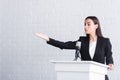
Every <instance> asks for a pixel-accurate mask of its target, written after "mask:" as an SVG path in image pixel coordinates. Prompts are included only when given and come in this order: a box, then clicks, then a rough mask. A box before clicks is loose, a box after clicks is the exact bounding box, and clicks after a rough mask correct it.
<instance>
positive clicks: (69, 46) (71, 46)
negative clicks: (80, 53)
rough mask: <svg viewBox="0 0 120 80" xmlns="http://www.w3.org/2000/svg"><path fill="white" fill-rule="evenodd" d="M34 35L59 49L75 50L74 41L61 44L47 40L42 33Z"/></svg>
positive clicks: (50, 39)
mask: <svg viewBox="0 0 120 80" xmlns="http://www.w3.org/2000/svg"><path fill="white" fill-rule="evenodd" d="M35 35H36V36H37V37H39V38H42V39H43V40H45V41H46V42H47V43H48V44H50V45H52V46H55V47H59V48H60V49H75V45H76V41H67V42H61V41H58V40H54V39H52V38H49V37H48V36H47V35H45V34H42V33H35Z"/></svg>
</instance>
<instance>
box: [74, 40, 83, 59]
mask: <svg viewBox="0 0 120 80" xmlns="http://www.w3.org/2000/svg"><path fill="white" fill-rule="evenodd" d="M80 49H81V42H80V41H77V42H76V51H75V58H74V61H77V59H78V58H80V59H81V55H80Z"/></svg>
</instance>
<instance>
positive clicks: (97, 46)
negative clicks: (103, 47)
mask: <svg viewBox="0 0 120 80" xmlns="http://www.w3.org/2000/svg"><path fill="white" fill-rule="evenodd" d="M99 45H100V38H99V37H98V39H97V42H96V48H95V53H94V56H93V60H94V59H95V57H96V55H97V53H98V48H99Z"/></svg>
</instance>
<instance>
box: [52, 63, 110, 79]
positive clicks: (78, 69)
mask: <svg viewBox="0 0 120 80" xmlns="http://www.w3.org/2000/svg"><path fill="white" fill-rule="evenodd" d="M51 62H52V63H54V65H55V71H56V73H57V80H105V75H106V74H107V68H108V66H107V65H104V64H101V63H97V62H94V61H51Z"/></svg>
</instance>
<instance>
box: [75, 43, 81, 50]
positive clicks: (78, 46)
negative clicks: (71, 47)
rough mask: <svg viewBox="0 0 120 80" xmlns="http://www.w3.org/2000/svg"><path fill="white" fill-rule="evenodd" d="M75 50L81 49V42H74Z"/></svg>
mask: <svg viewBox="0 0 120 80" xmlns="http://www.w3.org/2000/svg"><path fill="white" fill-rule="evenodd" d="M76 48H77V49H80V48H81V42H80V41H77V42H76Z"/></svg>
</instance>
